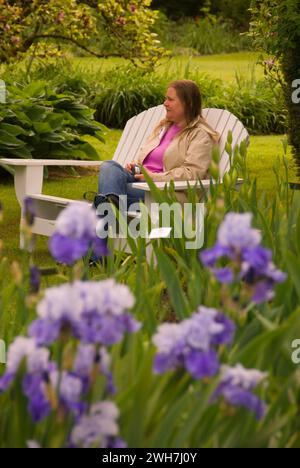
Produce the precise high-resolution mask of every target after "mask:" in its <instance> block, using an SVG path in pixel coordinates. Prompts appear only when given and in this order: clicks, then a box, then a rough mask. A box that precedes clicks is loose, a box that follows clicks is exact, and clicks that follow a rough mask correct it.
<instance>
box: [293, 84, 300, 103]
mask: <svg viewBox="0 0 300 468" xmlns="http://www.w3.org/2000/svg"><path fill="white" fill-rule="evenodd" d="M292 88H296V89H295V91H293V93H292V102H293V103H294V104H299V103H300V79H298V80H294V81H293V82H292Z"/></svg>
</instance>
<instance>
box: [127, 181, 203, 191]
mask: <svg viewBox="0 0 300 468" xmlns="http://www.w3.org/2000/svg"><path fill="white" fill-rule="evenodd" d="M201 182H202V184H203V187H204V188H208V187H209V186H210V180H209V179H203V180H202V181H201ZM154 184H155V185H156V188H158V190H164V188H165V187H169V186H170V182H154ZM130 185H131V186H132V187H133V188H136V189H140V190H144V191H145V192H150V191H151V189H150V187H149V185H148V184H147V182H133V184H130ZM196 185H197V186H198V187H199V188H200V184H199V182H198V181H197V180H189V181H186V180H178V181H176V182H174V187H175V190H176V191H182V190H187V189H188V187H189V186H190V187H195V186H196Z"/></svg>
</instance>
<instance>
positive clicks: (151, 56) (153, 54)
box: [0, 0, 165, 67]
mask: <svg viewBox="0 0 300 468" xmlns="http://www.w3.org/2000/svg"><path fill="white" fill-rule="evenodd" d="M150 4H151V0H130V1H128V0H102V1H101V2H99V1H98V0H86V1H76V0H23V1H20V0H15V1H13V0H0V61H1V62H9V61H11V60H17V59H20V58H23V57H24V55H25V54H27V53H28V52H30V53H31V54H33V55H37V54H38V53H39V52H40V49H41V48H42V47H43V44H44V45H45V41H47V52H48V44H49V41H51V42H52V43H56V44H57V43H61V42H66V43H71V44H75V45H76V46H78V47H80V48H82V49H84V50H86V51H87V52H89V53H91V54H92V55H95V56H97V57H107V56H108V55H110V56H111V55H115V56H121V57H125V58H127V59H129V60H131V61H132V62H134V63H135V64H136V65H142V66H144V67H153V66H154V64H155V63H156V62H157V60H158V59H159V58H161V57H162V56H163V55H164V53H165V51H164V49H163V48H162V47H160V43H159V41H158V39H157V35H156V34H155V33H153V32H152V31H151V29H152V26H153V24H154V22H155V19H156V16H157V12H156V11H153V10H151V9H150V8H149V7H150ZM101 27H102V31H103V27H104V28H105V30H106V31H107V33H108V34H109V36H110V37H111V41H112V45H113V50H114V52H113V53H111V52H109V53H106V52H103V53H99V52H98V51H97V50H94V49H92V48H90V47H89V40H90V39H91V38H94V39H95V40H97V37H99V34H101ZM54 52H55V51H54Z"/></svg>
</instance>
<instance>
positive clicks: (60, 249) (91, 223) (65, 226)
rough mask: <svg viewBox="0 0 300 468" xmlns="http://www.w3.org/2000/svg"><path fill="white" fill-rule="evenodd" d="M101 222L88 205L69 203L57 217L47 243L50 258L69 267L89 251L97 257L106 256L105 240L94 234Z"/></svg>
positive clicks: (107, 251)
mask: <svg viewBox="0 0 300 468" xmlns="http://www.w3.org/2000/svg"><path fill="white" fill-rule="evenodd" d="M102 222H103V221H102V220H99V218H98V217H97V215H96V212H95V210H94V209H93V208H92V207H91V206H90V205H89V204H88V203H85V202H75V203H70V204H69V205H68V206H67V208H65V209H64V210H63V211H62V212H61V213H60V215H59V216H58V218H57V221H56V225H55V232H54V234H53V235H52V237H51V239H50V241H49V248H50V252H51V254H52V256H53V257H54V258H55V259H56V260H57V261H58V262H61V263H66V264H67V265H71V264H73V263H74V262H76V260H79V259H80V258H82V257H84V256H85V255H87V253H88V252H89V251H90V250H91V251H92V252H94V254H95V255H96V256H98V257H100V256H103V255H108V253H109V250H108V248H107V244H106V239H101V238H99V237H98V236H97V234H96V228H97V225H98V223H102Z"/></svg>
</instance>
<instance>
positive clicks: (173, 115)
mask: <svg viewBox="0 0 300 468" xmlns="http://www.w3.org/2000/svg"><path fill="white" fill-rule="evenodd" d="M164 106H165V108H166V111H167V115H166V117H167V119H168V120H171V122H174V123H176V124H180V123H183V122H184V121H185V109H184V106H183V104H182V102H181V101H180V99H179V97H178V96H177V93H176V90H175V89H174V88H168V89H167V95H166V98H165V102H164Z"/></svg>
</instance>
